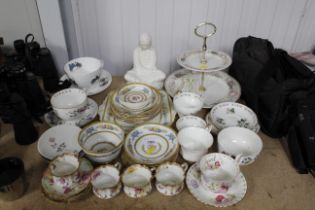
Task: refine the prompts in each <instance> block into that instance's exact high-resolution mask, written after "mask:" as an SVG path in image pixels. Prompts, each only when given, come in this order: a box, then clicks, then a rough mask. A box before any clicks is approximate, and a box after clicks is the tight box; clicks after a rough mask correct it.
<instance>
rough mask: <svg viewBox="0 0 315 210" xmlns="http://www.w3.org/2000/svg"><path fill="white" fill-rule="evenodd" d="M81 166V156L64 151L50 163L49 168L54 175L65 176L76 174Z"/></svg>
mask: <svg viewBox="0 0 315 210" xmlns="http://www.w3.org/2000/svg"><path fill="white" fill-rule="evenodd" d="M79 166H80V161H79V158H78V156H77V155H76V154H74V153H70V152H67V153H64V154H62V155H59V156H57V157H56V158H55V159H53V160H52V161H51V162H50V163H49V166H48V168H49V170H50V172H51V174H52V175H53V176H56V177H65V176H70V175H72V174H74V173H75V172H76V171H77V170H78V169H79Z"/></svg>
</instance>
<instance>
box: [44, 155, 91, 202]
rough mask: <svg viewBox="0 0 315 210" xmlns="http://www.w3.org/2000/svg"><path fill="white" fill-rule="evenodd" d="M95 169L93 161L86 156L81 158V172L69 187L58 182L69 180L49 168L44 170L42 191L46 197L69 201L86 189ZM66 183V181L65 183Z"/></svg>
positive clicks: (68, 184) (70, 182)
mask: <svg viewBox="0 0 315 210" xmlns="http://www.w3.org/2000/svg"><path fill="white" fill-rule="evenodd" d="M92 170H93V166H92V165H91V163H90V162H89V161H88V160H86V159H85V158H81V159H80V167H79V173H78V176H77V177H76V179H73V180H71V181H69V183H67V187H61V186H58V184H56V183H57V182H64V181H67V180H65V179H63V178H60V177H54V176H52V174H51V172H50V170H49V169H47V170H46V171H45V172H44V175H43V177H42V180H41V186H42V191H43V193H44V194H45V196H46V197H48V198H49V199H51V200H55V201H67V200H68V199H70V198H72V197H73V196H76V195H78V194H80V193H81V192H82V191H84V190H85V189H86V188H87V187H88V186H89V183H90V172H91V171H92ZM63 185H64V183H63Z"/></svg>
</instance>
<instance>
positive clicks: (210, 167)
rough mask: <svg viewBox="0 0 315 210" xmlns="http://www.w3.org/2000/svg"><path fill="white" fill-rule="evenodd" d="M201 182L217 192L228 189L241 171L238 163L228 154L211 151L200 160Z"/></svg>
mask: <svg viewBox="0 0 315 210" xmlns="http://www.w3.org/2000/svg"><path fill="white" fill-rule="evenodd" d="M199 168H200V171H201V184H202V186H203V187H205V188H206V189H209V190H211V191H212V192H215V193H220V192H221V193H222V192H226V191H228V189H229V187H230V186H231V185H232V183H233V181H234V180H235V178H236V177H237V176H238V175H239V173H240V168H239V165H238V163H237V162H236V161H235V160H234V159H233V158H231V157H230V156H228V155H225V154H221V153H210V154H208V155H205V156H203V157H202V158H201V160H200V161H199Z"/></svg>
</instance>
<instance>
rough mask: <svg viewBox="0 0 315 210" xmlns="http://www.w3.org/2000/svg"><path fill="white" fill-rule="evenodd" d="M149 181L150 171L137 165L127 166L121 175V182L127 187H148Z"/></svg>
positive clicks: (150, 177)
mask: <svg viewBox="0 0 315 210" xmlns="http://www.w3.org/2000/svg"><path fill="white" fill-rule="evenodd" d="M151 179H152V172H151V170H150V169H149V168H147V167H146V166H143V165H139V164H135V165H131V166H129V167H128V168H127V169H126V170H125V171H124V173H123V175H122V182H123V183H124V185H125V186H128V187H136V188H137V187H139V188H142V187H144V186H146V185H148V184H149V183H150V182H151Z"/></svg>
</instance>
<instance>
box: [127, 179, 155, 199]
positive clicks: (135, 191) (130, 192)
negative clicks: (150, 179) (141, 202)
mask: <svg viewBox="0 0 315 210" xmlns="http://www.w3.org/2000/svg"><path fill="white" fill-rule="evenodd" d="M151 191H152V184H151V183H149V184H147V185H146V186H144V187H142V188H135V187H128V186H126V185H125V186H124V192H125V194H126V195H127V196H128V197H130V198H142V197H145V196H147V195H149V193H150V192H151Z"/></svg>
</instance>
